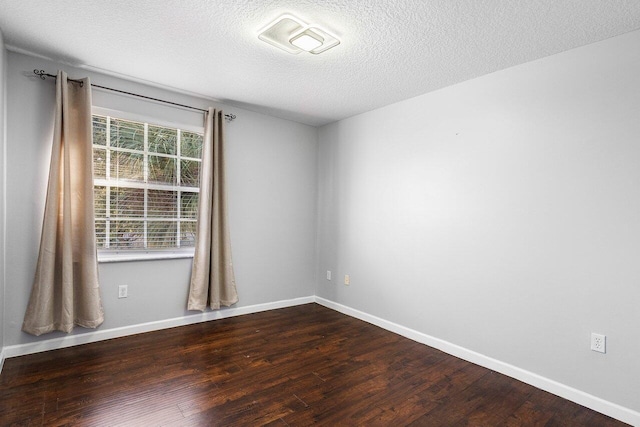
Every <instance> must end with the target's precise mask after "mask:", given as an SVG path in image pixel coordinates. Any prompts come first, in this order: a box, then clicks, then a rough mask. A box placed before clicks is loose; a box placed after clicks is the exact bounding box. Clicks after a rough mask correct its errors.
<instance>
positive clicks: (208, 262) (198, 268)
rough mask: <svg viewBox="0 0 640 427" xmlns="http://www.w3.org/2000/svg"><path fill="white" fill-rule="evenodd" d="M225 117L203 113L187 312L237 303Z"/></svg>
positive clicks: (213, 113) (220, 112) (217, 112)
mask: <svg viewBox="0 0 640 427" xmlns="http://www.w3.org/2000/svg"><path fill="white" fill-rule="evenodd" d="M224 146H225V138H224V114H223V112H222V111H220V110H215V109H213V108H209V110H208V111H207V113H205V125H204V141H203V147H202V166H201V172H200V202H199V205H198V226H197V231H196V242H195V246H196V247H195V255H194V258H193V266H192V269H191V282H190V287H189V300H188V303H187V308H188V309H189V310H200V311H204V310H205V309H206V307H207V306H209V307H210V308H211V309H212V310H217V309H219V308H220V306H221V305H224V306H230V305H232V304H235V303H236V302H238V293H237V290H236V281H235V275H234V272H233V262H232V259H231V240H230V237H229V221H228V216H227V189H226V179H225V167H226V163H225V156H224Z"/></svg>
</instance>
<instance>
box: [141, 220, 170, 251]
mask: <svg viewBox="0 0 640 427" xmlns="http://www.w3.org/2000/svg"><path fill="white" fill-rule="evenodd" d="M176 227H177V224H176V222H175V221H172V222H169V221H149V222H148V223H147V236H148V237H147V245H148V246H149V248H173V247H176V246H177V245H176Z"/></svg>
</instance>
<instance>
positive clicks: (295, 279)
mask: <svg viewBox="0 0 640 427" xmlns="http://www.w3.org/2000/svg"><path fill="white" fill-rule="evenodd" d="M36 68H37V69H41V68H42V69H44V70H46V71H47V72H49V73H55V72H56V70H57V69H58V68H62V69H65V70H67V71H68V72H69V73H70V75H71V76H72V77H82V76H85V75H89V76H90V77H91V78H92V82H93V83H98V84H101V85H105V86H110V87H115V88H120V89H124V90H129V91H133V92H137V93H141V94H145V95H149V96H154V97H159V98H162V99H167V100H172V101H174V102H180V103H185V104H189V105H194V106H197V107H201V108H205V107H207V106H209V105H210V104H211V102H210V101H206V100H202V99H197V98H192V97H189V96H186V95H182V94H177V93H172V92H167V91H164V90H161V89H158V88H153V87H149V86H144V85H141V84H137V83H133V82H130V81H124V80H120V79H116V78H114V77H109V76H105V75H100V74H96V73H92V72H87V71H83V70H75V69H73V68H72V67H69V66H65V65H60V64H56V63H52V62H49V61H45V60H42V59H38V58H34V57H30V56H25V55H22V54H17V53H13V52H10V53H9V55H8V70H7V83H8V90H7V97H8V98H7V105H8V108H7V140H6V144H7V194H6V200H7V207H8V209H7V218H6V220H7V228H6V230H7V233H6V234H7V235H6V238H7V247H8V248H10V250H8V251H7V265H6V283H7V285H6V290H5V291H6V292H5V296H6V298H5V301H6V303H5V304H6V309H5V313H4V321H5V337H4V344H5V346H7V345H18V344H23V343H29V342H34V341H39V340H47V339H51V338H56V337H61V336H64V335H63V334H58V333H53V334H48V335H45V336H42V337H39V338H36V337H32V336H30V335H28V334H25V333H23V332H21V330H20V328H21V326H22V320H23V316H24V311H25V308H26V305H27V301H28V298H29V292H30V288H31V283H32V280H33V273H34V268H35V263H36V259H37V253H38V243H39V237H40V230H41V222H42V215H43V210H44V194H45V190H46V179H47V174H48V167H49V166H48V163H49V156H50V150H51V149H50V147H51V128H52V120H53V113H52V111H51V106H52V103H53V102H54V100H55V98H54V86H55V83H54V81H53V80H47V81H41V80H39V79H37V78H35V77H34V76H33V69H36ZM212 84H215V78H214V77H212ZM93 95H94V96H93V98H94V105H98V106H101V107H106V108H116V109H120V110H127V111H133V112H136V113H139V114H144V115H147V116H149V117H158V118H161V119H164V118H168V119H176V120H178V121H180V122H184V123H187V122H191V124H193V123H200V124H201V123H202V115H201V114H196V113H193V112H185V111H184V110H176V109H175V108H173V107H166V106H161V105H159V104H156V103H150V102H147V101H141V100H139V99H134V98H129V97H123V96H119V95H109V94H106V93H105V92H101V91H99V90H94V91H93ZM214 106H215V105H214ZM218 106H220V104H218ZM222 107H223V108H225V111H227V112H233V113H235V114H237V116H238V118H237V119H236V120H235V121H234V122H232V123H231V124H228V125H227V127H226V130H227V141H228V148H227V149H228V151H227V155H228V161H229V168H228V177H227V178H228V181H229V209H230V212H229V215H230V227H231V240H232V246H233V256H234V267H235V272H236V281H237V286H238V293H239V297H240V301H239V303H238V304H237V305H236V307H246V306H250V305H256V304H263V303H269V302H274V301H280V300H288V299H293V298H298V297H308V296H311V295H313V293H314V286H315V285H314V277H315V266H316V263H315V260H316V257H315V237H316V236H315V226H316V200H317V192H316V187H317V173H316V167H317V131H316V129H315V128H313V127H310V126H306V125H302V124H298V123H294V122H290V121H286V120H281V119H276V118H273V117H269V116H264V115H261V114H257V113H253V112H250V111H245V110H240V109H235V108H234V109H231V108H227V107H225V106H222ZM190 268H191V260H190V259H178V260H163V261H141V262H127V263H109V264H101V265H100V269H99V273H100V283H101V288H102V296H103V303H104V309H105V323H104V324H103V325H102V326H101V328H100V329H101V330H109V329H113V328H119V327H124V326H130V325H137V324H140V323H144V322H153V321H160V320H164V319H172V318H176V317H181V316H185V315H189V314H194V312H188V311H186V310H185V308H186V299H187V293H188V281H189V276H190V271H191V270H190ZM119 284H128V285H129V297H128V298H126V299H118V298H117V287H118V285H119ZM74 333H77V334H80V333H91V331H86V330H84V329H82V328H77V329H76V330H75V331H74Z"/></svg>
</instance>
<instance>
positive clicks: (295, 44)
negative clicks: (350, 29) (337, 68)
mask: <svg viewBox="0 0 640 427" xmlns="http://www.w3.org/2000/svg"><path fill="white" fill-rule="evenodd" d="M258 38H259V39H260V40H262V41H264V42H266V43H269V44H270V45H272V46H275V47H277V48H280V49H282V50H284V51H285V52H289V53H292V54H294V55H297V54H298V53H300V52H303V51H307V52H309V53H312V54H314V55H317V54H318V53H322V52H324V51H326V50H329V49H331V48H332V47H335V46H337V45H339V44H340V40H338V39H337V38H336V37H335V36H333V35H331V34H329V33H328V32H327V31H325V30H321V29H319V28H317V27H311V26H309V25H308V24H306V23H304V22H302V21H301V20H300V19H298V18H296V17H295V16H293V15H283V16H281V17H279V18H277V19H276V20H275V21H273V22H272V23H271V24H269V25H267V26H266V27H265V28H264V29H263V30H262V31H260V34H258Z"/></svg>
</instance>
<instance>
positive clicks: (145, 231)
mask: <svg viewBox="0 0 640 427" xmlns="http://www.w3.org/2000/svg"><path fill="white" fill-rule="evenodd" d="M142 176H143V180H144V183H145V184H147V185H148V184H149V124H148V123H145V124H144V154H143V161H142ZM143 209H144V212H143V216H144V221H143V235H144V243H143V247H144V248H145V249H147V248H148V247H149V239H148V232H149V231H148V222H147V220H148V218H149V217H148V209H149V188H148V187H147V186H146V185H145V188H144V207H143Z"/></svg>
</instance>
